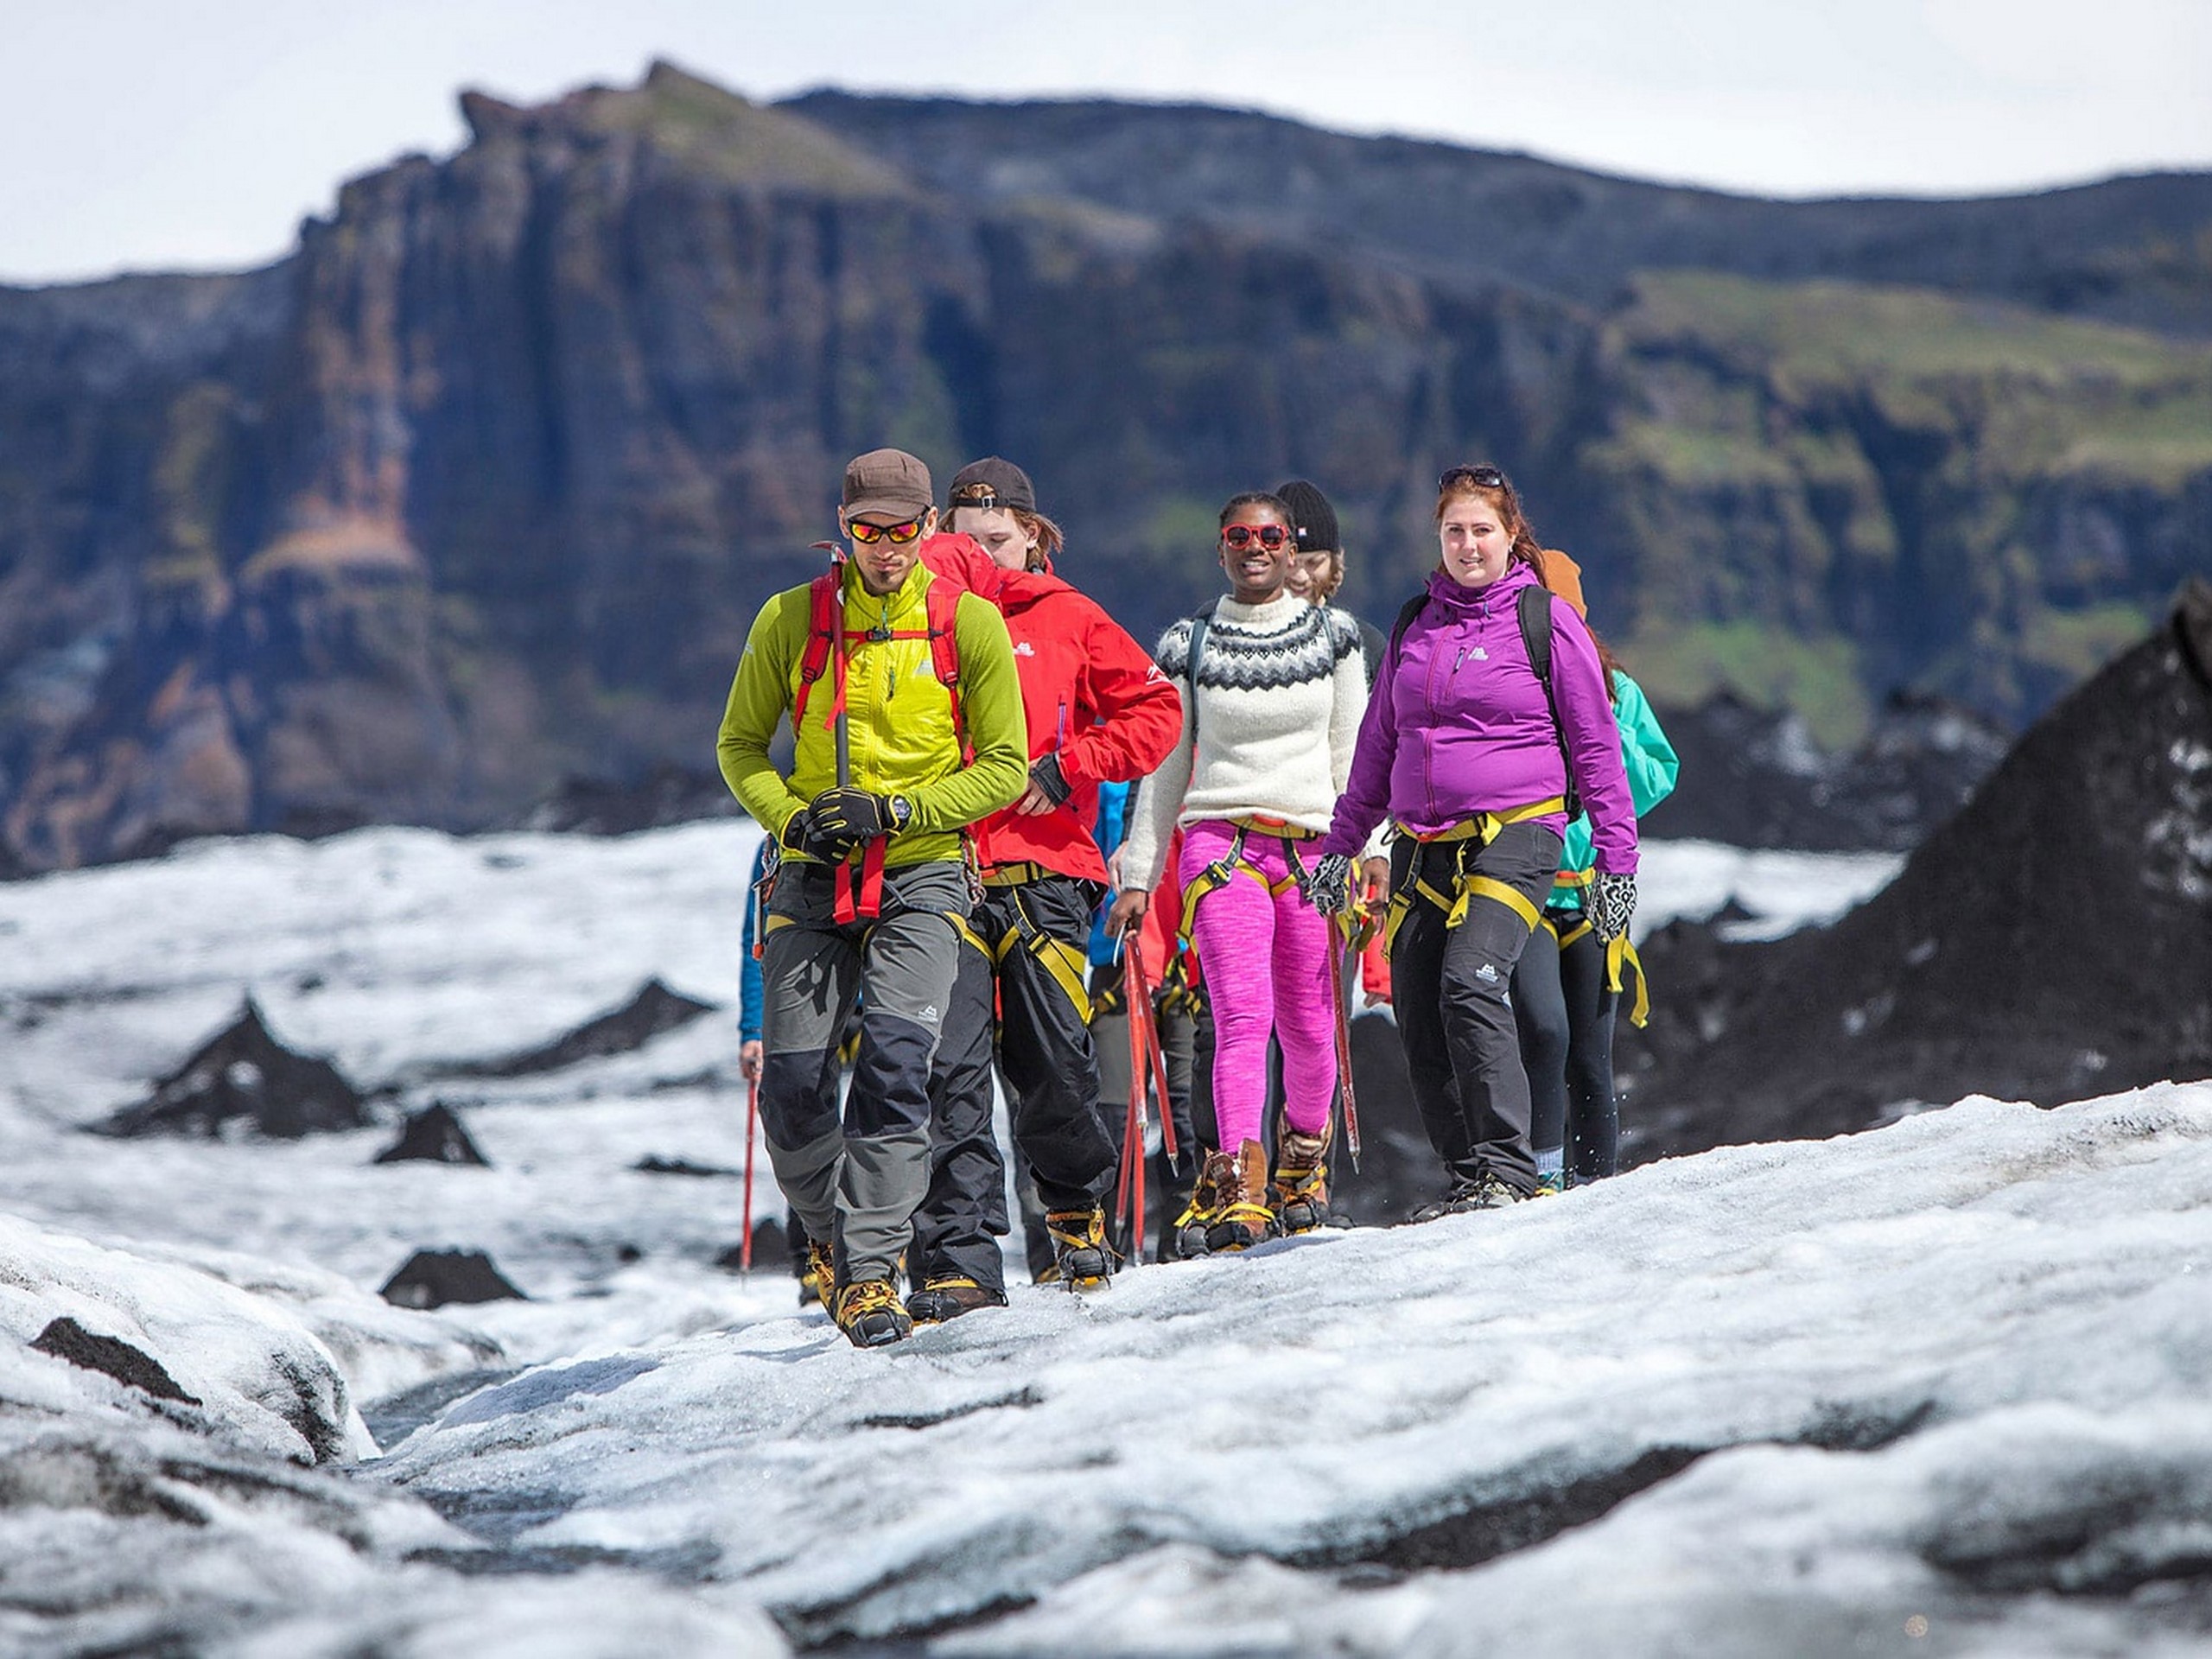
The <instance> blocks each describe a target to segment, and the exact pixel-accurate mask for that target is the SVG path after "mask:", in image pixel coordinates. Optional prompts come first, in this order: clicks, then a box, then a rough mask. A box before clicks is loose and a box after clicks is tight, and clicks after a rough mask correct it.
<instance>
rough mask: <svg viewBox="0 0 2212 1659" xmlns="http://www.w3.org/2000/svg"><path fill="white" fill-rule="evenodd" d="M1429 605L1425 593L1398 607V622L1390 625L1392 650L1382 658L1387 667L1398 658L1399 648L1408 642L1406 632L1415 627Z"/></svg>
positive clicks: (1415, 595)
mask: <svg viewBox="0 0 2212 1659" xmlns="http://www.w3.org/2000/svg"><path fill="white" fill-rule="evenodd" d="M1427 603H1428V594H1427V593H1426V592H1423V593H1418V594H1414V596H1413V597H1412V598H1411V599H1409V600H1408V601H1406V602H1405V603H1404V604H1402V605H1401V606H1399V607H1398V620H1396V621H1395V622H1393V623H1392V624H1391V625H1390V649H1389V651H1388V652H1385V653H1384V655H1383V663H1384V664H1385V665H1386V666H1387V665H1388V664H1389V663H1390V662H1391V661H1392V660H1393V659H1394V658H1395V657H1396V656H1397V654H1398V647H1399V646H1401V645H1403V644H1405V642H1406V630H1407V629H1408V628H1410V627H1411V626H1413V625H1414V618H1415V617H1417V616H1419V615H1420V614H1421V607H1424V606H1425V605H1427Z"/></svg>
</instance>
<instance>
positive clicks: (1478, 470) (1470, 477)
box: [1436, 467, 1513, 490]
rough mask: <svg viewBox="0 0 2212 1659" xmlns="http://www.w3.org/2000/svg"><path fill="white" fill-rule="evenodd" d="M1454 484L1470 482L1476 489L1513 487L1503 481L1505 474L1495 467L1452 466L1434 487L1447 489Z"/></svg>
mask: <svg viewBox="0 0 2212 1659" xmlns="http://www.w3.org/2000/svg"><path fill="white" fill-rule="evenodd" d="M1454 484H1471V485H1473V486H1475V487H1476V488H1477V489H1478V490H1506V489H1510V488H1512V487H1513V486H1511V485H1510V484H1508V483H1507V482H1506V481H1505V474H1503V473H1501V472H1499V471H1498V470H1497V467H1452V468H1451V469H1450V470H1449V471H1447V472H1446V474H1444V476H1443V477H1441V478H1440V479H1438V480H1436V487H1437V488H1438V489H1440V490H1448V489H1450V488H1451V487H1452V486H1453V485H1454Z"/></svg>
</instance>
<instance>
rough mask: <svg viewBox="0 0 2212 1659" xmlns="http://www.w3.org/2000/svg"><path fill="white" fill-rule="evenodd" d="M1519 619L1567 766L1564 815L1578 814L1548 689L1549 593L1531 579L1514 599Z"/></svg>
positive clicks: (1570, 758)
mask: <svg viewBox="0 0 2212 1659" xmlns="http://www.w3.org/2000/svg"><path fill="white" fill-rule="evenodd" d="M1516 610H1517V611H1518V613H1519V615H1520V620H1521V643H1522V645H1525V646H1527V647H1528V651H1529V667H1531V668H1533V669H1535V671H1536V677H1537V678H1538V679H1540V680H1541V681H1542V682H1543V683H1544V701H1545V702H1547V703H1548V704H1550V705H1551V711H1552V733H1553V735H1554V736H1555V737H1557V738H1558V739H1559V753H1560V760H1562V761H1564V762H1565V763H1566V766H1567V818H1568V821H1569V822H1572V821H1573V820H1574V819H1576V818H1579V817H1581V816H1582V791H1580V790H1579V789H1577V788H1576V787H1575V786H1574V754H1573V751H1572V750H1571V749H1569V748H1568V747H1567V725H1566V722H1565V721H1561V720H1560V717H1559V694H1558V692H1556V691H1554V690H1553V689H1552V592H1551V589H1550V588H1546V587H1544V586H1542V585H1541V583H1535V582H1532V583H1530V584H1529V586H1528V587H1526V588H1522V590H1521V596H1520V598H1519V600H1518V601H1516Z"/></svg>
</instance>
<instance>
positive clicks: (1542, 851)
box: [1390, 823, 1560, 1194]
mask: <svg viewBox="0 0 2212 1659" xmlns="http://www.w3.org/2000/svg"><path fill="white" fill-rule="evenodd" d="M1471 847H1472V843H1471V842H1426V843H1424V842H1416V841H1414V839H1413V838H1412V837H1411V836H1401V837H1400V838H1399V839H1398V841H1397V842H1395V845H1394V847H1393V849H1392V853H1391V860H1390V890H1391V892H1392V893H1408V892H1410V893H1412V904H1411V906H1410V907H1409V908H1408V910H1407V911H1406V912H1404V913H1403V914H1402V917H1401V918H1400V920H1399V923H1398V925H1397V928H1396V930H1395V932H1394V933H1393V934H1392V936H1391V940H1390V981H1391V986H1392V989H1393V993H1394V995H1393V1001H1395V1004H1396V1007H1397V1013H1398V1034H1399V1036H1400V1038H1401V1039H1402V1041H1403V1042H1404V1044H1405V1046H1406V1070H1407V1071H1408V1074H1409V1076H1410V1078H1411V1081H1412V1084H1413V1090H1414V1104H1415V1105H1417V1106H1419V1107H1420V1109H1421V1122H1422V1125H1423V1126H1424V1127H1425V1128H1427V1130H1428V1139H1429V1144H1430V1145H1431V1146H1433V1147H1435V1148H1436V1154H1437V1156H1438V1157H1440V1158H1441V1159H1442V1160H1444V1162H1445V1165H1446V1167H1447V1169H1448V1170H1449V1171H1450V1173H1452V1176H1453V1177H1454V1179H1459V1180H1472V1179H1475V1178H1476V1177H1478V1176H1479V1175H1482V1174H1484V1173H1490V1174H1492V1175H1495V1176H1497V1178H1498V1179H1500V1180H1502V1181H1503V1182H1504V1183H1505V1184H1506V1185H1509V1186H1510V1187H1512V1188H1514V1189H1515V1190H1516V1192H1522V1193H1524V1194H1525V1193H1529V1192H1535V1188H1536V1160H1535V1154H1534V1153H1533V1152H1532V1151H1531V1150H1530V1149H1529V1077H1528V1074H1527V1073H1526V1072H1525V1071H1522V1068H1521V1039H1520V1034H1519V1033H1518V1032H1517V1031H1516V1028H1515V1026H1514V1020H1513V1010H1512V1007H1510V1004H1509V1003H1508V1001H1507V988H1508V986H1509V985H1510V983H1511V982H1512V978H1513V967H1514V964H1515V963H1516V962H1517V961H1518V960H1519V959H1520V957H1521V953H1522V950H1525V949H1526V948H1527V947H1528V944H1529V926H1530V918H1532V917H1535V916H1536V915H1538V914H1539V913H1541V912H1540V911H1539V908H1538V907H1539V906H1541V904H1542V903H1543V900H1544V895H1545V894H1546V893H1549V892H1550V891H1551V888H1552V881H1553V879H1554V876H1556V875H1557V874H1558V873H1559V855H1560V838H1559V836H1557V835H1556V834H1554V832H1553V831H1551V830H1549V829H1545V828H1544V827H1543V826H1542V825H1541V824H1536V823H1510V824H1508V825H1506V826H1505V828H1504V829H1501V830H1500V831H1499V832H1498V834H1497V839H1496V840H1494V841H1491V842H1489V843H1488V844H1487V845H1485V846H1484V847H1482V848H1481V849H1478V850H1470V849H1471ZM1417 859H1418V861H1419V864H1420V870H1419V877H1420V880H1422V881H1423V882H1425V883H1427V885H1429V886H1430V887H1433V888H1434V889H1436V890H1437V892H1438V893H1440V894H1441V895H1442V896H1444V897H1445V898H1446V899H1453V900H1456V898H1457V893H1458V882H1459V876H1460V875H1461V874H1468V875H1475V876H1484V877H1488V878H1489V879H1491V880H1494V881H1497V882H1499V883H1501V884H1503V887H1507V888H1510V890H1511V891H1512V892H1513V893H1516V894H1518V895H1519V896H1520V898H1521V899H1522V905H1523V906H1525V909H1523V908H1522V907H1521V906H1514V905H1510V904H1509V903H1507V902H1506V901H1505V900H1504V899H1499V898H1493V897H1491V896H1488V895H1486V894H1482V893H1476V894H1473V895H1471V896H1470V897H1469V899H1467V904H1466V912H1465V915H1464V916H1463V917H1462V918H1460V921H1459V925H1457V926H1456V927H1454V926H1450V925H1447V923H1448V918H1449V915H1450V910H1451V906H1450V905H1448V904H1447V905H1444V906H1440V905H1438V904H1437V903H1436V902H1435V901H1434V900H1433V899H1431V898H1429V897H1427V895H1425V894H1422V893H1418V892H1414V891H1413V889H1412V886H1411V884H1412V881H1413V880H1414V866H1415V862H1416V860H1417ZM1462 861H1464V862H1462Z"/></svg>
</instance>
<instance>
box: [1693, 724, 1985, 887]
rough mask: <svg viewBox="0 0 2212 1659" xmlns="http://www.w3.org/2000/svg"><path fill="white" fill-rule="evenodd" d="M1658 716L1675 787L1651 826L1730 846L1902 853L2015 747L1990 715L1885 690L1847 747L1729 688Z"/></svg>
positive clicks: (1951, 810) (1962, 800) (1956, 807)
mask: <svg viewBox="0 0 2212 1659" xmlns="http://www.w3.org/2000/svg"><path fill="white" fill-rule="evenodd" d="M1660 718H1661V722H1662V725H1663V726H1664V728H1665V729H1666V733H1667V737H1668V740H1669V741H1670V742H1671V743H1673V744H1674V746H1675V753H1676V755H1677V756H1679V757H1680V759H1681V768H1682V769H1681V786H1680V787H1679V788H1678V789H1677V790H1676V791H1675V793H1674V794H1672V795H1670V796H1669V797H1668V798H1667V799H1666V800H1665V801H1664V802H1663V803H1662V804H1661V805H1660V806H1659V807H1658V808H1657V809H1656V810H1655V812H1654V814H1653V817H1652V819H1651V820H1650V823H1651V832H1652V833H1653V834H1655V835H1660V836H1666V837H1668V838H1669V839H1670V840H1682V839H1698V840H1705V841H1718V842H1726V843H1727V844H1728V845H1729V846H1732V847H1788V848H1795V849H1801V850H1802V851H1806V852H1856V851H1887V852H1899V853H1902V852H1910V850H1911V849H1913V848H1915V847H1916V846H1918V845H1919V844H1920V843H1921V842H1922V841H1923V840H1924V839H1925V838H1926V837H1927V835H1928V833H1929V830H1931V829H1934V828H1935V827H1936V825H1937V824H1939V823H1942V822H1943V821H1944V820H1945V819H1946V818H1948V817H1950V816H1951V815H1952V814H1953V813H1954V812H1956V811H1957V810H1959V808H1961V806H1963V805H1965V804H1966V802H1967V798H1968V797H1969V796H1971V795H1972V794H1973V793H1974V789H1975V788H1976V787H1977V786H1978V785H1980V782H1981V781H1982V779H1984V778H1986V777H1987V776H1988V775H1989V773H1990V772H1992V771H1993V770H1994V769H1995V768H1996V766H1997V763H1998V762H1999V760H2002V759H2004V756H2005V750H2006V749H2007V748H2009V747H2011V739H2010V738H2009V736H2008V735H2007V734H2005V732H2004V731H2003V730H2002V729H2001V728H1999V727H1998V726H1996V725H1995V724H1994V723H1993V722H1992V721H1987V720H1985V719H1983V718H1982V717H1980V715H1976V714H1974V712H1973V711H1972V710H1971V709H1966V708H1964V707H1961V705H1959V704H1957V703H1955V702H1949V701H1948V700H1946V699H1942V698H1936V697H1911V696H1903V695H1898V696H1892V697H1891V699H1890V702H1889V703H1888V705H1887V707H1886V708H1885V709H1884V710H1883V711H1882V714H1881V715H1880V717H1879V719H1878V721H1877V723H1876V725H1875V728H1874V729H1873V731H1872V734H1870V735H1869V736H1868V737H1867V738H1866V741H1864V742H1863V743H1861V744H1859V746H1858V747H1857V748H1855V749H1853V750H1851V751H1849V752H1847V753H1838V752H1836V751H1834V750H1830V749H1827V748H1823V747H1821V745H1820V744H1818V743H1816V742H1815V741H1814V740H1813V737H1812V734H1811V733H1810V732H1809V731H1808V730H1807V729H1806V725H1805V721H1804V720H1803V718H1802V716H1800V715H1795V714H1791V713H1788V712H1781V711H1777V710H1773V709H1755V708H1752V707H1751V706H1750V705H1749V704H1747V703H1745V702H1744V701H1743V700H1742V699H1741V698H1739V697H1737V696H1733V695H1732V694H1730V693H1727V692H1723V693H1721V694H1719V696H1715V697H1713V699H1712V700H1710V701H1709V702H1706V703H1704V704H1703V705H1701V706H1700V707H1699V708H1696V709H1687V710H1671V709H1670V710H1665V711H1662V714H1661V716H1660Z"/></svg>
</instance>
